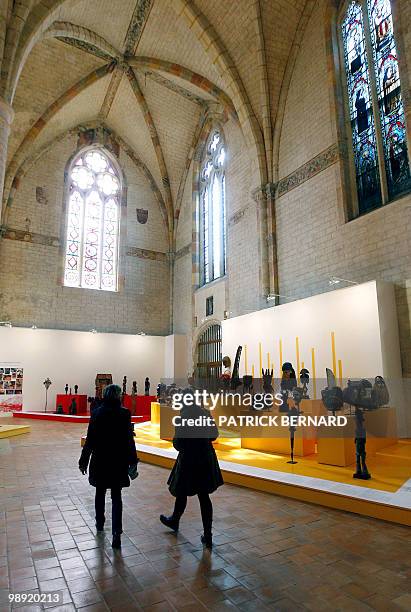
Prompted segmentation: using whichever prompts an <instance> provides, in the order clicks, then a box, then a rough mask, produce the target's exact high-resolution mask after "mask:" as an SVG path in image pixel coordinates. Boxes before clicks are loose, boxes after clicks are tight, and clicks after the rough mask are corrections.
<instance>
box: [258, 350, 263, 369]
mask: <svg viewBox="0 0 411 612" xmlns="http://www.w3.org/2000/svg"><path fill="white" fill-rule="evenodd" d="M258 356H259V359H260V371H259V373H258V378H261V376H262V370H263V347H262V345H261V342H259V343H258Z"/></svg>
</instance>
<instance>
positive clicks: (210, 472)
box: [160, 394, 224, 548]
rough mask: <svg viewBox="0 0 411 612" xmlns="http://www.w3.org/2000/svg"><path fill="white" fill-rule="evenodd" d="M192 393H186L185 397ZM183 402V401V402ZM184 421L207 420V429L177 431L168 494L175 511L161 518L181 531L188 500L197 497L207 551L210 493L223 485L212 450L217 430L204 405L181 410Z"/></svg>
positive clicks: (187, 427)
mask: <svg viewBox="0 0 411 612" xmlns="http://www.w3.org/2000/svg"><path fill="white" fill-rule="evenodd" d="M187 396H190V397H191V398H193V396H192V394H186V395H185V397H187ZM183 401H184V400H183ZM190 403H191V402H190ZM180 417H181V419H198V418H199V417H203V418H205V419H208V422H207V425H205V426H201V425H200V426H199V425H197V426H191V427H190V426H186V427H178V428H176V434H175V437H174V439H173V446H174V448H175V449H176V450H177V451H178V456H177V459H176V462H175V464H174V467H173V469H172V471H171V474H170V476H169V479H168V481H167V484H168V485H169V491H170V493H171V494H172V495H174V497H175V498H176V501H175V505H174V512H173V514H172V515H171V516H164V515H163V514H162V515H161V516H160V521H161V522H162V523H163V525H166V527H169V528H170V529H173V530H174V531H178V528H179V523H180V519H181V517H182V515H183V513H184V510H185V508H186V505H187V497H188V496H193V495H197V496H198V499H199V502H200V509H201V518H202V521H203V528H204V535H203V536H202V537H201V541H202V543H203V544H205V545H206V546H207V547H208V548H211V547H212V531H211V528H212V522H213V505H212V503H211V499H210V493H213V492H214V491H215V490H216V489H217V488H218V487H219V486H221V485H222V484H224V481H223V477H222V475H221V471H220V466H219V465H218V460H217V456H216V453H215V450H214V447H213V444H212V442H213V440H216V438H217V437H218V429H217V426H216V424H215V422H214V420H213V419H212V418H211V416H210V413H209V412H208V411H207V410H205V409H204V408H202V407H201V406H196V405H195V404H194V405H193V406H187V405H186V406H184V407H183V408H182V409H181V411H180Z"/></svg>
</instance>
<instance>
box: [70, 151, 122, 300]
mask: <svg viewBox="0 0 411 612" xmlns="http://www.w3.org/2000/svg"><path fill="white" fill-rule="evenodd" d="M120 195H121V180H120V176H119V173H118V171H117V170H116V168H115V167H114V165H113V163H112V162H111V160H110V159H109V157H108V156H107V155H106V154H105V153H104V151H103V150H102V149H91V150H90V149H89V150H87V151H85V152H82V153H80V154H79V155H78V156H77V158H76V159H75V160H74V163H73V164H72V166H71V171H70V176H69V188H68V216H67V235H66V252H65V270H64V284H65V285H66V286H68V287H82V288H84V289H104V290H105V291H117V266H118V241H119V236H118V234H119V216H120V215H119V211H120Z"/></svg>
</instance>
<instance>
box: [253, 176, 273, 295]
mask: <svg viewBox="0 0 411 612" xmlns="http://www.w3.org/2000/svg"><path fill="white" fill-rule="evenodd" d="M252 197H253V200H254V202H255V203H256V205H257V225H258V232H259V240H258V251H259V253H258V255H259V270H260V301H261V307H262V306H263V305H265V303H266V296H267V295H268V294H269V293H270V273H269V265H268V249H267V246H268V245H267V194H266V191H265V187H264V186H261V187H257V188H256V189H254V190H253V191H252Z"/></svg>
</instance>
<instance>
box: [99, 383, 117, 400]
mask: <svg viewBox="0 0 411 612" xmlns="http://www.w3.org/2000/svg"><path fill="white" fill-rule="evenodd" d="M103 398H104V399H105V400H108V401H109V402H110V401H115V400H117V401H118V400H120V399H121V387H119V386H118V385H107V387H106V388H105V389H104V391H103Z"/></svg>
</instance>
